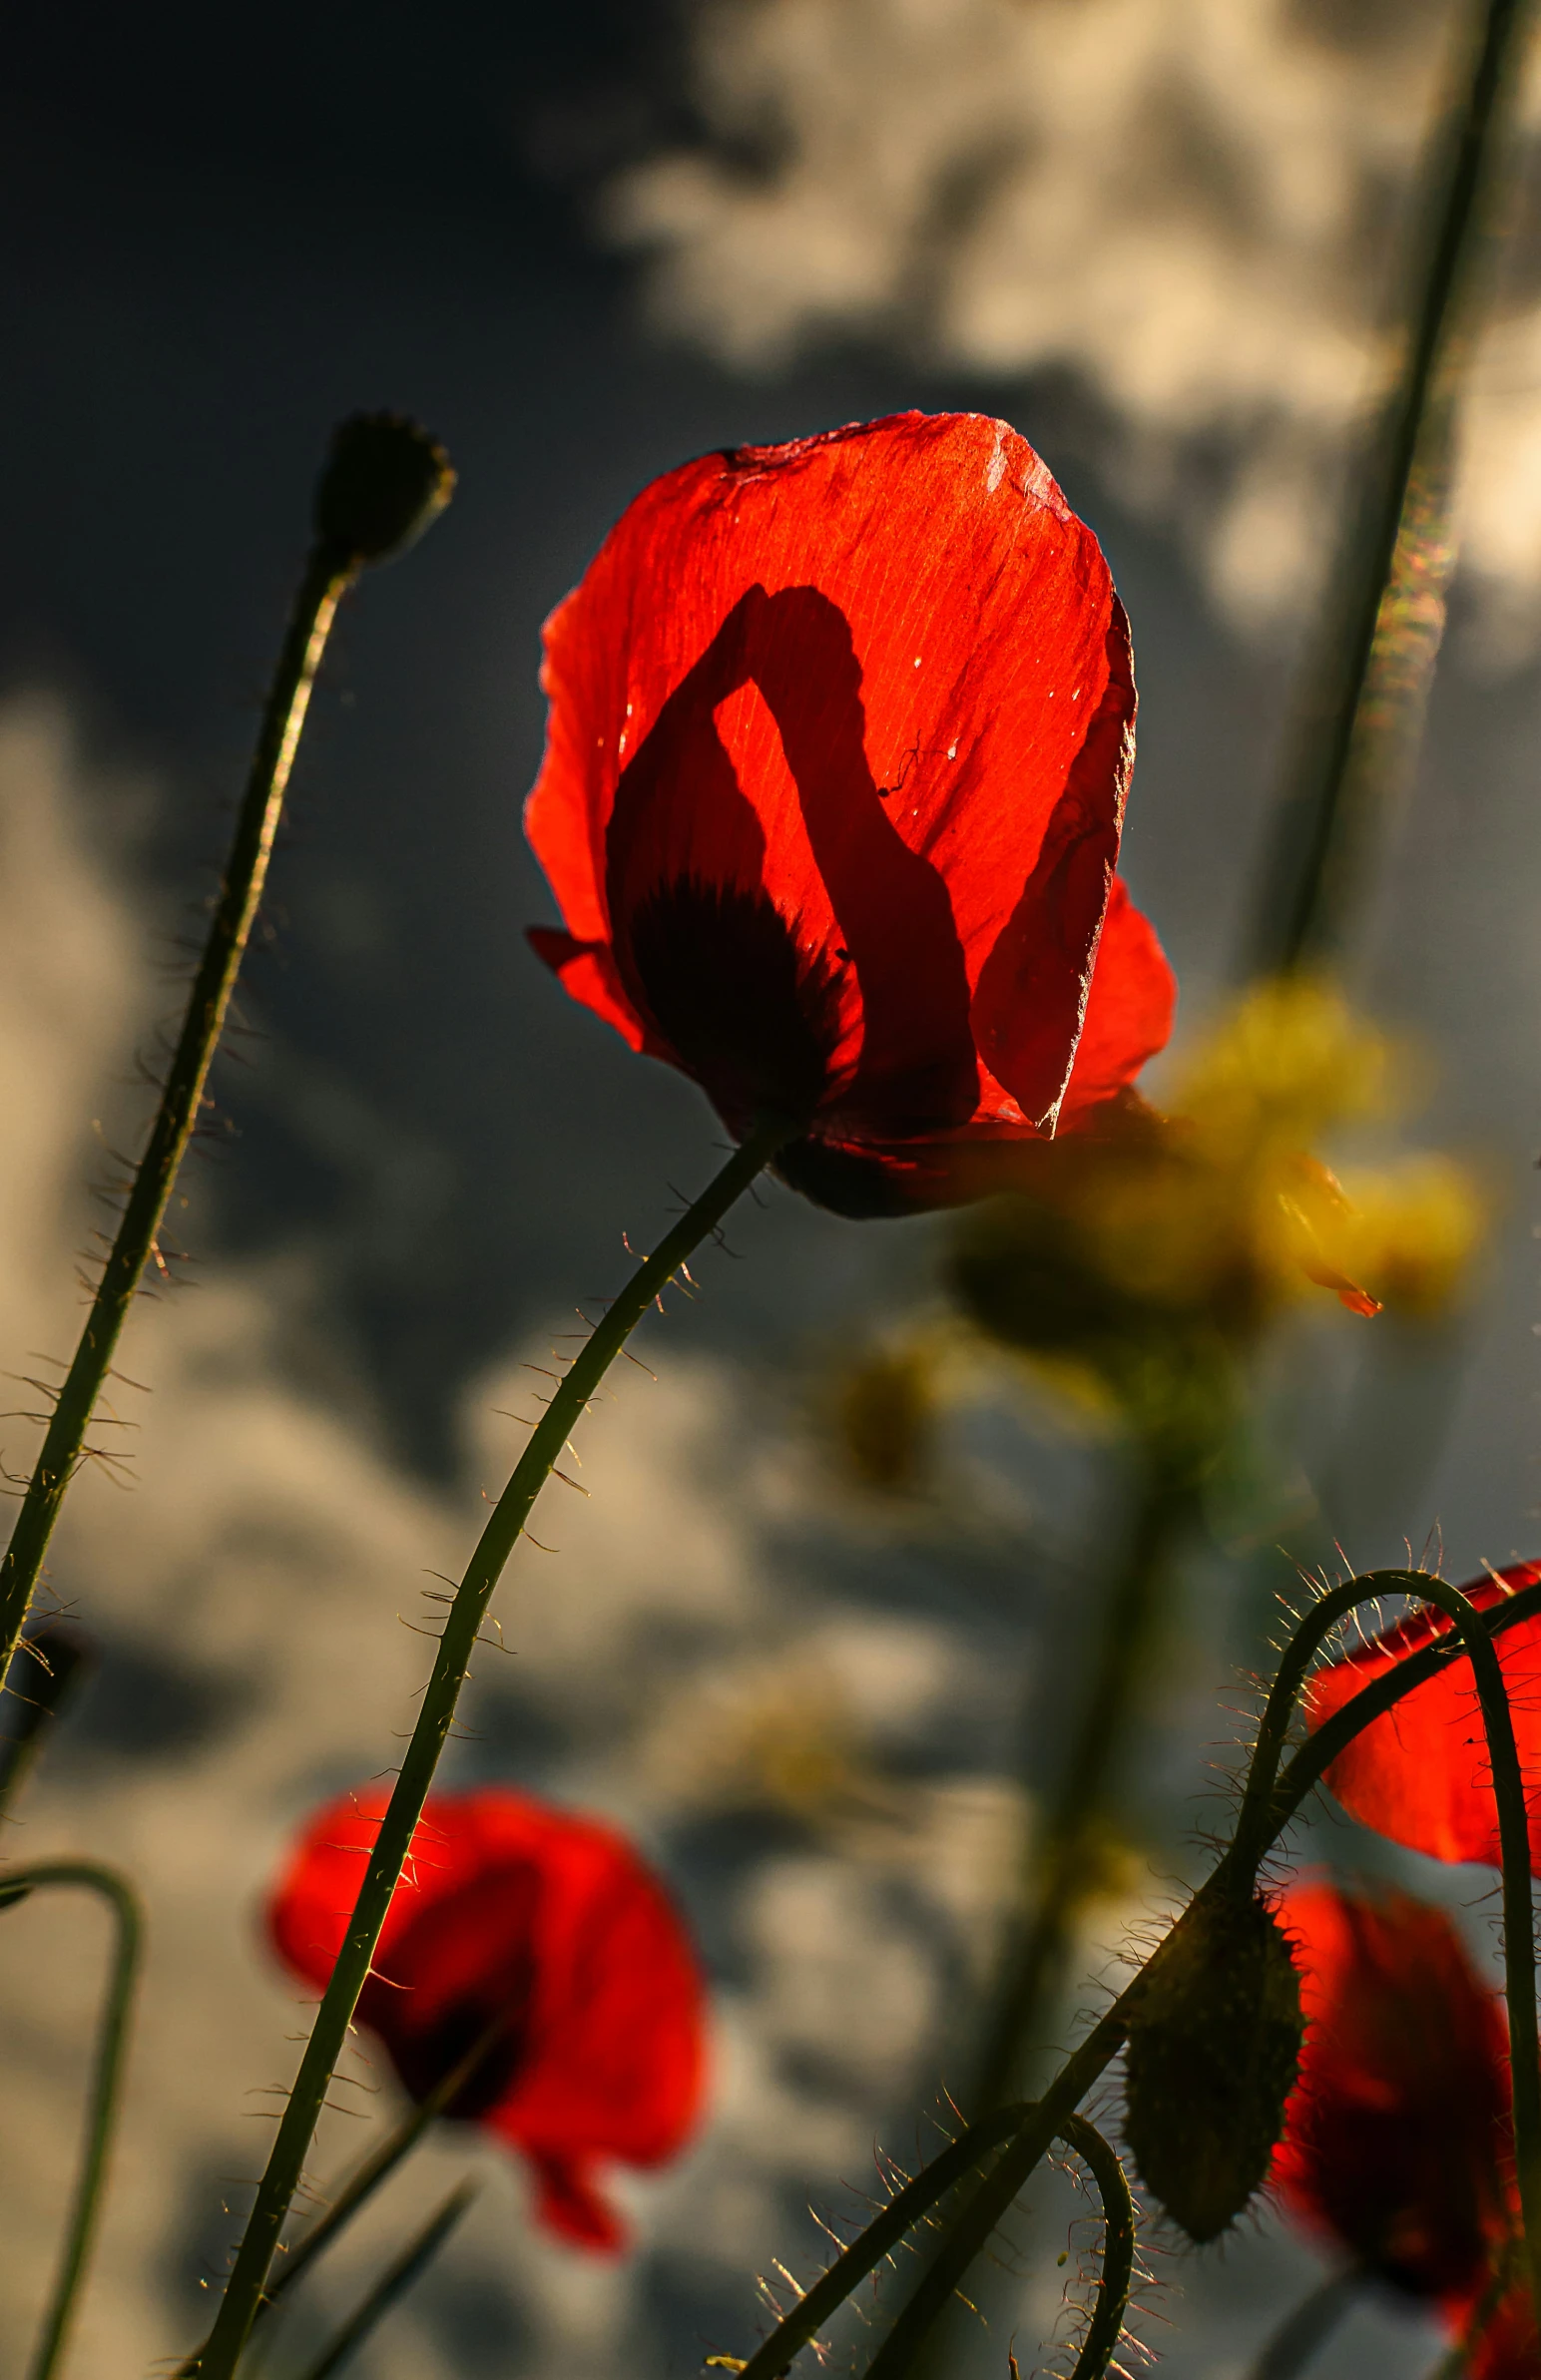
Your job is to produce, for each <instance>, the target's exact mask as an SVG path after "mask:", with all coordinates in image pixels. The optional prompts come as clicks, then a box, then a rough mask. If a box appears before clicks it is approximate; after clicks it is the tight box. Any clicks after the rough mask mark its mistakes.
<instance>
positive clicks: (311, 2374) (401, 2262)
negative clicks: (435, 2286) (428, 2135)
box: [301, 2181, 480, 2380]
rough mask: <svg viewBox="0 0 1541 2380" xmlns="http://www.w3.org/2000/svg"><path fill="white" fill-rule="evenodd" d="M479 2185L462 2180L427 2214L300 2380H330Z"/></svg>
mask: <svg viewBox="0 0 1541 2380" xmlns="http://www.w3.org/2000/svg"><path fill="white" fill-rule="evenodd" d="M479 2186H480V2185H479V2184H478V2183H477V2182H474V2181H462V2182H461V2184H460V2186H459V2188H458V2189H455V2190H451V2192H450V2194H449V2196H448V2197H447V2198H446V2199H445V2200H444V2203H443V2205H442V2206H441V2207H440V2208H439V2209H438V2211H437V2213H435V2214H432V2215H430V2216H429V2218H428V2220H427V2222H425V2223H424V2225H423V2227H422V2229H421V2230H420V2231H418V2232H416V2233H414V2235H413V2236H412V2238H411V2239H409V2240H408V2241H407V2243H406V2246H405V2247H404V2248H403V2249H402V2250H401V2253H400V2255H399V2256H397V2257H395V2258H394V2259H393V2260H392V2261H391V2262H390V2263H389V2264H387V2265H386V2267H385V2270H384V2271H383V2272H382V2273H381V2274H380V2277H379V2279H378V2280H377V2281H376V2282H375V2283H374V2286H373V2287H372V2288H371V2289H370V2290H369V2291H368V2293H367V2294H366V2295H365V2296H364V2297H363V2298H362V2299H361V2300H360V2302H359V2303H358V2305H357V2306H355V2308H354V2309H353V2312H352V2313H351V2314H350V2315H349V2316H348V2318H347V2320H346V2321H345V2322H344V2323H343V2325H342V2327H341V2329H340V2330H338V2331H337V2332H335V2333H334V2335H333V2336H332V2337H331V2338H330V2339H329V2340H328V2341H327V2343H326V2345H325V2346H324V2347H323V2348H322V2349H321V2352H320V2354H319V2355H318V2356H317V2357H316V2359H315V2361H314V2362H313V2363H310V2364H306V2366H305V2369H304V2372H303V2374H302V2376H301V2380H330V2375H331V2373H333V2372H334V2371H336V2370H337V2368H338V2366H339V2365H341V2364H344V2363H346V2361H347V2359H348V2357H349V2356H350V2355H351V2354H353V2352H354V2351H355V2349H357V2348H359V2347H361V2346H362V2345H363V2343H364V2341H365V2339H366V2338H367V2337H368V2336H369V2333H370V2332H371V2331H372V2330H373V2329H374V2327H375V2325H376V2323H378V2322H380V2321H381V2320H382V2319H383V2318H384V2316H385V2315H386V2314H388V2313H389V2312H390V2309H391V2307H392V2306H393V2305H394V2304H395V2303H396V2300H397V2299H398V2298H400V2297H404V2296H405V2294H406V2292H407V2290H408V2289H410V2288H411V2286H412V2283H413V2282H414V2281H415V2280H416V2279H417V2277H418V2275H419V2274H420V2273H422V2272H423V2271H424V2270H425V2269H426V2268H427V2266H428V2265H429V2264H430V2263H431V2262H432V2260H433V2258H434V2257H435V2256H436V2255H437V2254H438V2252H439V2249H440V2248H441V2247H442V2246H443V2245H444V2242H445V2240H446V2239H447V2238H448V2237H449V2235H450V2233H451V2231H453V2229H454V2227H455V2225H456V2224H457V2223H458V2222H459V2220H460V2218H461V2216H462V2215H463V2214H464V2213H465V2211H466V2208H467V2207H468V2206H469V2205H470V2203H471V2201H472V2199H473V2198H474V2197H475V2195H476V2192H477V2189H478V2187H479Z"/></svg>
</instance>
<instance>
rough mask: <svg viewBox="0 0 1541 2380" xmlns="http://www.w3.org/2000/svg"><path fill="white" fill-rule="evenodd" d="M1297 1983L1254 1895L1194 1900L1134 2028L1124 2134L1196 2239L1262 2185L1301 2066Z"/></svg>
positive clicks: (1285, 1949)
mask: <svg viewBox="0 0 1541 2380" xmlns="http://www.w3.org/2000/svg"><path fill="white" fill-rule="evenodd" d="M1301 2030H1302V2024H1301V2016H1300V1979H1299V1976H1298V1975H1297V1973H1296V1971H1295V1967H1294V1962H1293V1960H1292V1959H1291V1958H1290V1955H1289V1946H1288V1944H1287V1942H1286V1941H1285V1939H1284V1934H1283V1932H1282V1931H1281V1929H1280V1926H1279V1923H1278V1921H1277V1919H1276V1918H1275V1916H1274V1914H1273V1912H1272V1910H1270V1909H1268V1908H1266V1907H1265V1905H1264V1903H1263V1902H1262V1901H1260V1900H1250V1901H1239V1900H1216V1901H1213V1902H1201V1903H1199V1904H1198V1905H1197V1906H1196V1907H1195V1909H1194V1910H1193V1911H1192V1912H1191V1913H1190V1915H1189V1917H1188V1918H1187V1920H1186V1921H1185V1922H1184V1924H1183V1925H1182V1926H1181V1927H1180V1928H1179V1930H1178V1931H1177V1933H1176V1934H1174V1935H1173V1936H1172V1937H1171V1939H1170V1940H1169V1942H1168V1944H1167V1946H1166V1948H1165V1949H1164V1951H1163V1952H1162V1954H1161V1955H1160V1957H1159V1958H1158V1960H1157V1961H1156V1963H1155V1966H1154V1967H1153V1969H1152V1971H1151V1976H1150V1982H1149V1988H1148V1990H1147V1992H1146V1994H1145V1996H1144V1998H1143V2000H1142V2001H1141V2004H1140V2007H1139V2012H1138V2014H1137V2015H1136V2016H1135V2018H1134V2019H1133V2021H1132V2022H1131V2024H1130V2028H1129V2049H1128V2055H1127V2060H1126V2095H1127V2114H1126V2122H1125V2133H1126V2137H1127V2139H1128V2142H1129V2145H1130V2148H1131V2150H1132V2151H1133V2153H1134V2159H1135V2162H1136V2164H1137V2165H1138V2167H1139V2170H1140V2177H1141V2179H1142V2181H1144V2183H1145V2185H1146V2187H1147V2188H1148V2189H1149V2190H1150V2191H1151V2192H1152V2194H1153V2195H1154V2196H1155V2197H1156V2198H1158V2199H1159V2200H1160V2202H1161V2204H1162V2206H1163V2207H1164V2208H1165V2209H1166V2211H1167V2213H1168V2214H1169V2215H1171V2217H1172V2219H1173V2221H1174V2222H1176V2223H1178V2224H1179V2225H1180V2226H1181V2227H1182V2229H1183V2230H1185V2231H1186V2232H1187V2233H1188V2235H1189V2237H1190V2238H1191V2239H1194V2240H1198V2241H1200V2242H1201V2243H1202V2242H1204V2241H1206V2240H1211V2239H1216V2238H1218V2237H1219V2236H1220V2233H1221V2232H1222V2231H1224V2230H1226V2229H1228V2227H1229V2226H1230V2225H1231V2224H1232V2223H1234V2222H1235V2221H1236V2218H1237V2216H1238V2215H1239V2214H1240V2213H1241V2212H1242V2210H1243V2208H1244V2207H1245V2206H1246V2205H1247V2203H1248V2201H1249V2199H1250V2198H1251V2197H1252V2196H1253V2194H1254V2193H1255V2191H1257V2190H1258V2189H1260V2188H1261V2187H1262V2184H1263V2182H1264V2180H1265V2178H1266V2177H1267V2174H1268V2170H1269V2162H1270V2159H1271V2158H1272V2156H1273V2154H1274V2150H1275V2148H1276V2146H1277V2145H1278V2142H1279V2140H1280V2137H1281V2135H1282V2133H1283V2131H1284V2102H1285V2101H1286V2099H1287V2098H1288V2096H1289V2093H1290V2090H1291V2089H1292V2087H1293V2084H1294V2079H1295V2072H1296V2069H1297V2067H1298V2064H1299V2055H1300V2038H1301Z"/></svg>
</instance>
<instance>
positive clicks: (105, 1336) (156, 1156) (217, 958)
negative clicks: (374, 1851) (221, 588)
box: [0, 414, 454, 1690]
mask: <svg viewBox="0 0 1541 2380" xmlns="http://www.w3.org/2000/svg"><path fill="white" fill-rule="evenodd" d="M453 487H454V473H453V472H452V471H451V470H450V468H449V463H448V459H447V458H446V456H445V454H444V452H443V449H442V448H441V447H439V446H438V445H437V443H436V442H435V441H434V440H433V439H431V438H429V437H428V436H427V435H426V433H425V432H423V431H422V430H419V429H417V428H416V427H415V426H414V425H413V424H411V423H410V422H406V421H402V420H399V419H397V418H396V417H395V416H394V415H388V414H377V415H354V416H353V417H352V418H351V419H350V420H348V421H345V422H343V423H342V424H341V425H340V426H339V427H338V429H337V430H336V431H335V432H334V433H333V436H332V441H331V446H330V449H329V451H328V454H327V458H326V463H325V467H324V468H323V470H322V473H321V476H320V479H319V481H318V483H317V486H316V491H315V503H314V527H315V538H314V543H313V545H312V547H311V550H310V555H309V558H308V560H307V561H306V563H305V566H304V570H303V573H302V574H301V577H300V581H299V586H298V589H297V591H296V593H295V597H294V604H293V609H292V611H291V613H290V615H289V623H288V628H287V630H286V631H285V634H284V638H283V643H282V646H281V648H280V650H279V654H278V662H277V667H276V669H275V670H274V672H273V679H272V685H271V687H270V689H269V691H268V695H267V700H266V703H265V704H264V706H263V709H262V718H261V725H260V727H259V728H258V730H257V749H256V751H255V752H254V754H253V758H252V767H251V772H250V774H249V776H248V778H247V786H246V791H245V794H244V795H243V798H242V802H241V807H240V810H239V811H238V813H237V818H236V832H235V837H234V839H233V841H232V844H231V851H230V857H229V859H228V860H227V862H226V867H225V875H224V879H223V881H222V884H221V888H220V897H219V899H218V901H217V902H216V904H215V911H214V916H213V918H212V920H211V921H210V927H209V935H208V939H207V941H206V943H205V945H204V953H203V957H202V958H201V959H200V961H199V965H198V973H197V974H196V976H195V977H194V979H193V990H192V993H191V995H190V997H189V1000H188V1007H187V1013H186V1015H185V1017H184V1019H183V1024H182V1031H181V1033H180V1034H179V1036H178V1040H177V1047H176V1049H175V1051H174V1052H173V1055H172V1061H171V1065H170V1068H169V1070H168V1072H167V1076H166V1081H165V1084H164V1086H163V1089H162V1092H161V1100H160V1105H159V1106H158V1108H157V1110H156V1116H155V1122H154V1123H153V1125H152V1126H151V1128H150V1139H149V1142H148V1143H147V1145H146V1148H145V1153H144V1156H143V1157H142V1158H141V1159H140V1162H139V1164H138V1166H137V1167H136V1169H135V1173H134V1181H133V1184H132V1187H131V1189H130V1190H129V1195H128V1202H127V1204H126V1205H125V1207H124V1210H123V1215H122V1218H121V1220H120V1222H119V1225H118V1231H117V1235H116V1237H115V1239H114V1241H113V1245H112V1248H111V1250H110V1252H109V1254H108V1257H107V1261H106V1264H105V1265H104V1267H103V1270H102V1277H101V1279H100V1280H99V1282H98V1283H97V1288H96V1294H95V1296H94V1297H93V1299H92V1302H91V1311H90V1313H89V1315H88V1316H87V1318H86V1326H85V1329H84V1330H83V1331H82V1333H81V1337H80V1343H79V1345H78V1346H77V1347H76V1350H75V1354H74V1357H73V1359H72V1361H71V1364H70V1368H69V1370H68V1372H67V1373H66V1374H65V1378H64V1382H63V1385H62V1386H61V1387H60V1389H59V1392H58V1395H57V1397H56V1399H55V1402H54V1409H53V1412H52V1414H51V1416H50V1418H49V1424H48V1429H47V1431H46V1433H45V1435H44V1439H43V1446H42V1451H41V1453H40V1454H39V1456H38V1459H37V1463H36V1465H35V1467H34V1469H33V1473H32V1477H31V1479H30V1480H29V1481H28V1483H27V1487H26V1490H25V1492H24V1494H23V1497H22V1506H21V1511H20V1513H19V1515H18V1516H17V1521H16V1527H15V1529H14V1530H13V1532H12V1535H11V1541H10V1544H9V1545H8V1547H7V1548H6V1552H5V1556H4V1560H3V1561H0V1690H3V1688H4V1685H5V1681H6V1677H7V1675H8V1674H9V1671H10V1666H11V1661H12V1658H13V1656H14V1655H15V1652H16V1646H17V1642H18V1640H19V1638H20V1636H21V1632H22V1629H23V1627H24V1625H25V1623H26V1618H27V1614H28V1611H29V1610H30V1608H31V1603H32V1597H33V1592H34V1590H35V1588H36V1586H37V1582H38V1578H39V1576H40V1574H41V1571H42V1568H43V1562H44V1558H45V1556H46V1554H47V1552H48V1543H49V1539H50V1538H51V1536H52V1535H53V1529H54V1524H55V1522H56V1521H57V1520H58V1518H59V1511H60V1507H61V1506H62V1504H63V1502H64V1498H65V1494H66V1492H67V1490H68V1488H69V1485H70V1482H71V1480H72V1479H73V1478H74V1476H75V1474H76V1472H77V1471H78V1469H79V1468H80V1465H81V1462H82V1461H83V1459H85V1457H86V1455H87V1454H88V1453H89V1451H90V1450H89V1448H88V1447H87V1444H86V1440H87V1436H88V1434H89V1431H90V1428H91V1422H92V1417H93V1415H94V1414H95V1412H96V1408H97V1400H98V1398H99V1397H100V1396H101V1393H102V1390H103V1388H104V1387H105V1385H106V1382H107V1378H108V1375H109V1373H110V1372H111V1370H112V1362H113V1356H114V1354H115V1352H116V1350H117V1346H118V1340H119V1337H120V1335H121V1333H122V1330H123V1326H124V1323H125V1322H126V1321H127V1319H128V1315H129V1309H130V1307H131V1306H132V1305H133V1303H134V1300H135V1298H136V1297H137V1296H138V1294H139V1289H140V1284H141V1282H142V1280H143V1279H144V1275H145V1270H146V1267H147V1266H148V1265H150V1264H152V1263H154V1262H158V1261H161V1255H160V1247H159V1235H160V1230H161V1224H162V1221H163V1219H164V1217H165V1214H166V1207H167V1201H168V1200H169V1199H170V1197H171V1194H172V1190H173V1187H174V1185H175V1183H176V1180H177V1175H178V1172H179V1170H180V1168H181V1165H182V1161H183V1158H184V1157H185V1156H186V1154H187V1149H188V1144H189V1142H190V1141H191V1140H192V1138H193V1135H194V1132H195V1131H196V1129H197V1126H198V1122H199V1118H200V1116H201V1115H202V1113H203V1111H204V1108H205V1106H206V1105H207V1097H208V1083H209V1070H210V1068H211V1066H212V1065H213V1063H214V1056H215V1052H216V1050H217V1049H218V1047H219V1043H220V1037H221V1035H222V1034H223V1032H224V1030H225V1021H226V1018H227V1016H228V1015H229V1013H230V1005H231V999H232V996H233V994H234V992H235V989H236V978H237V976H238V974H239V973H240V970H241V962H242V960H243V958H244V957H245V955H246V950H247V945H248V943H249V942H250V940H251V938H252V928H253V925H254V923H255V921H256V918H257V907H258V904H259V902H260V900H261V897H262V889H263V886H264V885H265V883H266V880H267V863H268V861H269V859H270V858H271V856H272V847H273V841H274V838H275V836H276V834H277V831H278V819H279V816H280V814H281V812H282V808H283V797H284V794H285V792H286V790H287V787H288V781H289V776H290V774H291V772H292V769H293V766H294V755H295V753H296V752H297V750H298V748H299V738H300V735H301V733H302V732H303V729H304V723H305V715H306V713H307V712H308V710H309V707H310V697H311V694H312V692H313V690H314V687H315V681H316V677H317V674H318V672H319V670H320V666H321V659H322V656H323V655H324V653H325V651H326V642H327V639H328V638H329V636H330V634H331V628H332V622H333V621H334V620H335V618H336V614H337V606H338V604H339V603H340V602H341V601H342V598H343V596H344V595H345V594H346V592H347V590H348V588H349V587H350V586H351V585H352V583H353V581H354V579H355V578H356V577H357V576H358V574H359V572H360V570H361V569H362V568H363V567H364V565H365V564H366V563H370V562H381V561H385V560H387V559H388V558H389V557H390V556H391V555H392V554H395V553H399V552H400V551H401V550H402V548H403V547H404V546H405V545H407V544H410V543H411V541H412V540H413V539H414V538H415V537H417V536H418V535H420V534H421V532H422V530H423V529H424V528H425V527H426V526H427V524H428V522H429V521H431V520H432V519H433V518H434V516H435V514H436V513H438V512H439V511H441V510H442V509H443V507H444V505H445V504H447V503H448V501H449V497H450V492H451V490H452V489H453Z"/></svg>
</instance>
